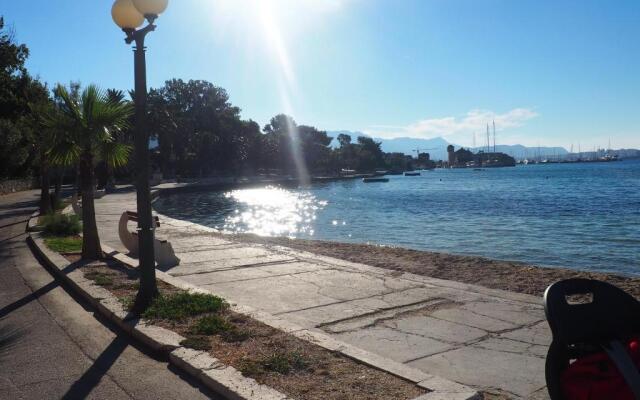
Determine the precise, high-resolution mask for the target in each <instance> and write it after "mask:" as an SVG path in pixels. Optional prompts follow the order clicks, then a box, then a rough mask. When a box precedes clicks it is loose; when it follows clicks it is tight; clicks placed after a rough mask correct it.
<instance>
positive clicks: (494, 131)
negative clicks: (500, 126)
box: [493, 119, 496, 153]
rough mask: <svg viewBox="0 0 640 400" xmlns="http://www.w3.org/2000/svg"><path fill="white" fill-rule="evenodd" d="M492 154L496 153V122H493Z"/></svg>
mask: <svg viewBox="0 0 640 400" xmlns="http://www.w3.org/2000/svg"><path fill="white" fill-rule="evenodd" d="M493 152H494V153H495V152H496V120H495V119H494V120H493Z"/></svg>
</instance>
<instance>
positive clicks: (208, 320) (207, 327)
mask: <svg viewBox="0 0 640 400" xmlns="http://www.w3.org/2000/svg"><path fill="white" fill-rule="evenodd" d="M189 332H190V333H192V334H194V335H220V337H221V338H222V339H223V340H224V341H225V342H230V343H233V342H243V341H245V340H247V339H248V338H249V337H250V336H251V335H250V333H249V332H248V331H246V330H244V329H240V328H238V327H237V326H236V325H234V324H233V322H229V320H227V319H226V318H225V317H223V316H221V315H217V314H213V315H207V316H205V317H202V318H200V319H199V320H198V321H197V322H196V323H195V324H194V325H193V326H192V327H191V328H190V329H189Z"/></svg>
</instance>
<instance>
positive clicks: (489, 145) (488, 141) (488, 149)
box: [487, 124, 491, 153]
mask: <svg viewBox="0 0 640 400" xmlns="http://www.w3.org/2000/svg"><path fill="white" fill-rule="evenodd" d="M490 152H491V139H490V137H489V124H487V153H490Z"/></svg>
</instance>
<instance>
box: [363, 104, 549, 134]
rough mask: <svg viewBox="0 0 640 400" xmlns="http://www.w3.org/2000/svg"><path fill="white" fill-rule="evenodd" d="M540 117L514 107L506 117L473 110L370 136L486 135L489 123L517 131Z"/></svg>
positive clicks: (374, 128) (380, 130)
mask: <svg viewBox="0 0 640 400" xmlns="http://www.w3.org/2000/svg"><path fill="white" fill-rule="evenodd" d="M537 116H538V113H537V112H535V111H534V110H533V109H530V108H514V109H513V110H511V111H508V112H506V113H503V114H498V113H496V112H494V111H489V110H479V109H476V110H471V111H469V112H468V113H466V114H465V115H463V116H460V117H443V118H430V119H423V120H420V121H418V122H415V123H413V124H410V125H407V126H387V125H376V126H372V127H371V129H369V130H367V133H368V134H370V135H372V136H376V137H383V138H394V137H413V138H424V139H428V138H433V137H438V136H444V137H446V136H453V135H456V134H462V133H473V132H478V133H482V132H483V131H484V130H485V129H486V125H487V124H491V123H492V121H495V122H496V129H497V130H504V129H509V128H516V127H519V126H522V125H524V123H525V122H526V121H528V120H530V119H532V118H535V117H537Z"/></svg>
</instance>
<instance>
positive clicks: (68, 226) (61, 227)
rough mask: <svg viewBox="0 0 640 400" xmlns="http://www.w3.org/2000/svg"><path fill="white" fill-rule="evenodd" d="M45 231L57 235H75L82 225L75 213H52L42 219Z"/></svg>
mask: <svg viewBox="0 0 640 400" xmlns="http://www.w3.org/2000/svg"><path fill="white" fill-rule="evenodd" d="M42 226H43V232H44V233H45V234H48V235H55V236H73V235H77V234H78V233H80V231H81V230H82V225H80V219H79V218H78V217H77V216H75V215H66V214H50V215H45V216H44V218H43V219H42Z"/></svg>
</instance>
